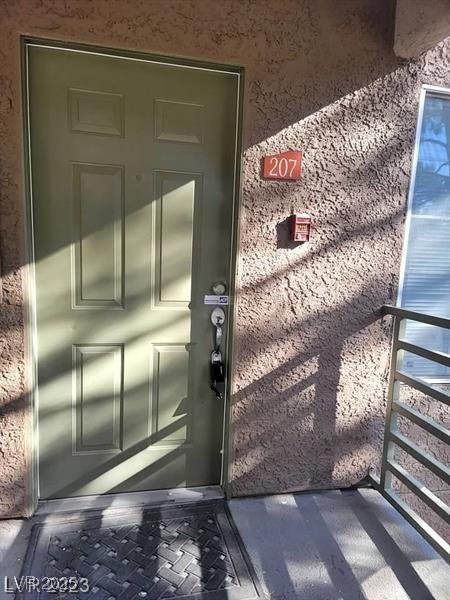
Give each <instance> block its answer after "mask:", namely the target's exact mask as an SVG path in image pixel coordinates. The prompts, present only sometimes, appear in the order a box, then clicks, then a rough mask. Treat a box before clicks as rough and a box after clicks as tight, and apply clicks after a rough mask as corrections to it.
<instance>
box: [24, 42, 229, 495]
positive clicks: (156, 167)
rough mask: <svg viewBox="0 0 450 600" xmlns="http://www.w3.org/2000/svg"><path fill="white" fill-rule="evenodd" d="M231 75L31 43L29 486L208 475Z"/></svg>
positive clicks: (216, 436) (116, 486)
mask: <svg viewBox="0 0 450 600" xmlns="http://www.w3.org/2000/svg"><path fill="white" fill-rule="evenodd" d="M237 79H238V78H237V76H236V74H233V73H225V72H219V71H212V70H206V69H197V68H190V67H183V66H175V65H168V64H162V63H156V62H154V63H153V62H145V61H138V60H130V59H123V58H118V57H113V56H104V55H98V54H94V53H84V52H74V51H68V50H62V49H55V48H44V47H38V46H31V47H30V48H29V95H30V129H31V164H32V197H33V230H34V249H35V273H36V322H37V356H38V415H39V419H38V420H39V423H38V429H39V457H40V458H39V481H40V497H41V498H58V497H66V496H76V495H85V494H105V493H114V492H124V491H141V490H150V489H162V488H172V487H184V486H201V485H210V484H218V483H219V482H220V472H221V448H222V435H223V411H224V407H223V402H222V401H220V400H217V399H216V397H215V395H214V393H213V392H212V391H211V390H210V387H209V385H210V382H209V357H210V352H211V350H212V344H213V326H212V324H211V321H210V313H211V309H212V308H213V307H211V306H207V305H205V304H204V295H205V294H211V293H212V292H211V286H212V284H214V283H215V282H217V281H225V282H226V281H227V279H228V276H229V268H230V254H231V227H232V218H233V217H232V215H233V210H232V207H233V188H234V164H235V139H236V118H237V116H236V105H237V103H236V98H237V85H238V81H237Z"/></svg>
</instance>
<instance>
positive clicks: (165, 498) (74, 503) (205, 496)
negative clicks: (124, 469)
mask: <svg viewBox="0 0 450 600" xmlns="http://www.w3.org/2000/svg"><path fill="white" fill-rule="evenodd" d="M224 497H225V494H224V492H223V489H222V488H221V487H220V486H219V485H211V486H203V487H191V488H171V489H167V490H151V491H147V492H125V493H121V494H103V495H100V496H74V497H73V498H61V499H56V500H41V501H39V503H38V507H37V510H36V512H35V515H49V514H54V513H62V512H78V511H83V510H105V509H119V510H120V509H126V508H135V507H144V506H149V505H159V504H168V503H170V504H174V503H177V504H185V503H188V502H202V501H205V500H220V499H223V498H224Z"/></svg>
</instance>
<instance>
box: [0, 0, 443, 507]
mask: <svg viewBox="0 0 450 600" xmlns="http://www.w3.org/2000/svg"><path fill="white" fill-rule="evenodd" d="M392 5H393V3H391V2H379V0H341V1H340V2H335V1H334V0H320V1H318V2H316V1H315V2H312V1H311V0H310V1H307V0H303V1H302V0H280V1H279V2H273V1H272V0H256V1H251V0H246V1H245V0H243V1H241V0H239V1H238V0H224V1H223V2H216V1H215V0H195V1H191V2H190V1H188V0H180V1H178V2H177V1H174V0H151V1H148V0H145V1H144V0H142V1H139V0H136V1H131V0H130V1H128V2H111V0H93V1H88V0H71V1H70V2H69V1H67V2H66V1H62V0H61V1H57V0H53V1H51V0H2V2H1V4H0V6H1V17H0V19H1V29H0V61H1V79H0V94H1V99H0V119H1V126H0V127H1V128H0V152H1V162H0V168H1V242H0V243H1V246H0V250H1V257H2V290H3V298H2V302H1V304H0V319H1V326H2V329H3V331H2V339H1V346H0V352H1V364H2V368H1V372H0V392H1V401H0V417H1V420H2V425H1V428H0V474H1V477H0V512H1V513H2V514H3V515H6V514H22V513H23V510H24V505H25V494H26V488H27V481H26V476H25V474H26V472H27V469H28V467H27V462H29V458H28V455H27V452H29V439H30V424H29V420H27V414H26V401H25V396H24V390H25V383H24V342H23V294H22V284H23V281H22V278H23V273H24V269H23V265H24V249H23V239H24V215H23V194H24V192H23V186H22V174H21V160H22V148H21V141H20V136H21V133H20V132H21V104H20V64H19V34H34V35H37V36H46V37H50V38H54V39H66V40H72V41H79V42H89V43H95V44H100V45H101V44H104V45H108V46H112V47H117V48H132V49H142V50H145V51H150V52H152V51H154V52H160V53H165V54H178V55H183V56H188V57H194V58H196V57H197V58H202V59H211V60H218V61H226V62H230V63H236V64H242V65H244V66H245V68H246V88H245V121H244V157H243V176H242V185H243V193H242V208H241V219H240V248H239V260H238V283H239V285H238V296H239V301H238V309H237V321H236V352H235V376H234V384H233V395H232V445H233V450H234V461H233V464H232V467H231V473H230V475H231V482H232V490H233V493H234V494H236V495H242V494H250V493H260V492H270V491H284V490H293V489H305V488H320V487H324V488H326V487H336V486H345V485H349V484H352V483H355V482H357V481H358V480H359V479H360V478H362V477H363V476H364V475H365V474H366V473H367V468H368V466H369V465H370V464H372V463H374V462H376V461H377V459H378V457H379V443H380V439H381V434H382V422H383V419H384V411H383V407H384V402H385V390H386V386H385V376H386V371H387V366H388V343H387V340H388V337H389V322H388V321H386V322H383V321H381V320H378V319H377V317H378V314H377V311H378V309H379V307H380V306H381V304H383V302H392V301H394V297H395V288H396V284H397V279H398V272H399V264H400V254H401V243H402V231H403V220H404V211H405V199H406V192H407V184H408V175H409V169H410V156H411V150H412V142H413V136H414V129H415V121H416V112H417V101H418V94H419V87H420V84H421V83H423V82H427V83H433V84H449V83H450V81H449V79H450V75H449V69H448V66H449V61H448V56H449V50H450V43H449V42H447V43H443V44H440V45H439V46H437V47H436V48H435V49H433V50H431V51H429V52H428V53H427V54H426V55H424V56H422V57H421V58H420V59H418V60H415V61H412V62H400V61H399V59H398V58H396V57H395V56H394V54H393V51H392V42H393V26H394V15H393V7H392ZM289 148H292V149H295V148H299V149H302V150H303V151H304V177H303V179H302V180H301V181H299V182H296V183H273V182H264V181H262V180H261V178H260V158H261V157H262V156H263V155H264V154H265V153H273V152H277V151H281V150H285V149H289ZM291 208H294V209H296V210H298V211H307V212H310V213H311V214H312V215H313V217H314V220H315V223H316V229H315V231H314V235H313V239H312V241H311V242H310V243H309V244H306V245H304V246H292V245H291V244H290V243H289V242H288V234H287V231H288V230H287V223H286V218H287V217H288V215H289V214H290V211H291Z"/></svg>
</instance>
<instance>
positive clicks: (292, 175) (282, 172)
mask: <svg viewBox="0 0 450 600" xmlns="http://www.w3.org/2000/svg"><path fill="white" fill-rule="evenodd" d="M301 173H302V153H301V152H299V151H298V150H292V151H289V152H282V153H281V154H272V155H271V156H265V157H264V165H263V176H264V178H265V179H299V178H300V177H301Z"/></svg>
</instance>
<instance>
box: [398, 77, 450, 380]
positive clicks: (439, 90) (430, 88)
mask: <svg viewBox="0 0 450 600" xmlns="http://www.w3.org/2000/svg"><path fill="white" fill-rule="evenodd" d="M434 94H439V95H441V96H447V97H448V100H449V101H450V88H447V87H441V86H436V85H429V84H422V86H421V88H420V95H419V106H418V113H417V121H416V134H415V138H414V147H413V153H412V157H411V175H410V180H409V187H408V200H407V205H406V221H405V228H404V231H403V244H402V258H401V263H400V277H399V283H398V290H397V301H396V306H398V307H399V308H401V307H402V299H403V288H404V283H405V275H406V262H407V252H408V241H409V235H410V231H411V220H412V207H413V199H414V190H415V186H416V175H417V167H418V163H419V160H418V158H419V152H420V138H421V135H422V125H423V113H424V108H425V100H426V98H427V95H434ZM422 379H423V380H424V381H426V382H428V383H432V384H435V383H438V384H449V383H450V381H449V378H448V377H445V376H444V377H443V376H441V377H422Z"/></svg>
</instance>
